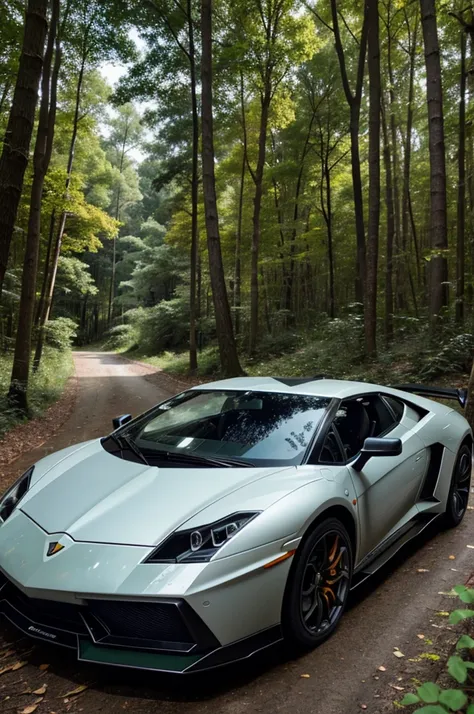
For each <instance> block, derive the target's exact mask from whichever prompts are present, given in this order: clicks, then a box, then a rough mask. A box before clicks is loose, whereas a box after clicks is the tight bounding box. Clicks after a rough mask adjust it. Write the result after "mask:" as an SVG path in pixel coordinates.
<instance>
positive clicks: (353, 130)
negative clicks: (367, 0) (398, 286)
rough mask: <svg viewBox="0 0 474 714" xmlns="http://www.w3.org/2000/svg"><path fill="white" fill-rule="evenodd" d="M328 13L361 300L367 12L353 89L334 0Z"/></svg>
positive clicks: (357, 289)
mask: <svg viewBox="0 0 474 714" xmlns="http://www.w3.org/2000/svg"><path fill="white" fill-rule="evenodd" d="M331 13H332V22H333V32H334V39H335V43H336V53H337V58H338V61H339V68H340V72H341V80H342V86H343V89H344V94H345V96H346V101H347V103H348V105H349V109H350V137H351V170H352V190H353V195H354V214H355V225H356V241H357V252H356V282H355V298H356V301H357V302H359V303H361V304H363V303H364V285H365V277H366V248H365V227H364V200H363V195H362V177H361V171H360V152H359V129H360V105H361V99H362V85H363V81H364V69H365V58H366V54H367V12H366V9H365V10H364V22H363V25H362V35H361V38H360V44H359V59H358V65H357V81H356V88H355V91H354V92H352V90H351V88H350V85H349V77H348V74H347V67H346V60H345V55H344V48H343V46H342V40H341V33H340V30H339V17H338V9H337V0H331Z"/></svg>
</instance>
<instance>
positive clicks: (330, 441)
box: [319, 429, 346, 464]
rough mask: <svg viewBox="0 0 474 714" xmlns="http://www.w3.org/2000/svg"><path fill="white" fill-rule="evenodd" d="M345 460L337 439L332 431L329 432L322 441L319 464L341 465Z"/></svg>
mask: <svg viewBox="0 0 474 714" xmlns="http://www.w3.org/2000/svg"><path fill="white" fill-rule="evenodd" d="M345 460H346V457H345V455H344V454H343V453H342V451H341V447H340V446H339V439H338V438H337V436H336V434H335V433H334V430H333V429H330V430H329V433H328V435H327V436H326V439H325V440H324V444H323V448H322V449H321V453H320V455H319V463H320V464H343V463H344V462H345Z"/></svg>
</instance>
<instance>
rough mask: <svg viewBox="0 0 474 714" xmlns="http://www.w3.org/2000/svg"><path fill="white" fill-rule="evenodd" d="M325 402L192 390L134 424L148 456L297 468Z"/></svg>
mask: <svg viewBox="0 0 474 714" xmlns="http://www.w3.org/2000/svg"><path fill="white" fill-rule="evenodd" d="M328 404H329V400H328V399H326V398H322V397H312V396H307V395H300V394H285V393H271V392H243V391H228V390H225V391H221V390H219V391H211V390H208V391H207V390H199V391H198V390H192V391H190V392H186V393H185V394H183V395H179V397H176V398H175V399H171V400H169V401H168V402H166V403H165V404H163V405H161V406H160V407H158V408H157V409H156V410H154V411H153V412H152V413H149V414H148V415H147V416H146V417H145V419H141V420H139V421H138V422H136V423H132V424H131V425H130V426H129V427H128V428H127V429H126V432H124V433H128V434H129V435H130V436H131V437H132V438H133V439H134V441H135V442H136V444H137V446H138V447H139V448H140V450H141V451H143V452H144V453H145V454H146V456H147V458H150V457H153V454H154V453H155V454H156V455H158V453H159V452H160V451H169V452H172V453H176V454H179V453H183V454H185V453H186V454H195V455H200V456H214V457H220V458H225V457H229V458H231V457H235V458H238V459H243V460H248V461H249V462H254V463H259V464H261V465H265V464H268V465H274V464H281V465H290V464H299V463H301V460H302V459H303V456H304V454H305V452H306V449H307V447H308V446H309V444H310V442H311V439H312V437H313V434H314V432H315V430H316V428H317V426H318V424H319V423H320V421H321V419H322V416H323V414H324V412H325V410H326V408H327V406H328Z"/></svg>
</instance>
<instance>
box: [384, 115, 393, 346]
mask: <svg viewBox="0 0 474 714" xmlns="http://www.w3.org/2000/svg"><path fill="white" fill-rule="evenodd" d="M382 108H383V101H382ZM382 127H383V159H384V167H385V205H386V208H387V245H386V259H385V340H386V342H387V344H389V343H390V342H391V341H392V340H393V282H392V280H393V243H394V236H395V216H394V210H393V184H392V159H391V156H390V142H389V138H388V127H387V118H386V115H385V111H382Z"/></svg>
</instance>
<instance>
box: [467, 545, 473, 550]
mask: <svg viewBox="0 0 474 714" xmlns="http://www.w3.org/2000/svg"><path fill="white" fill-rule="evenodd" d="M466 548H471V549H472V550H474V545H467V546H466Z"/></svg>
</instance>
